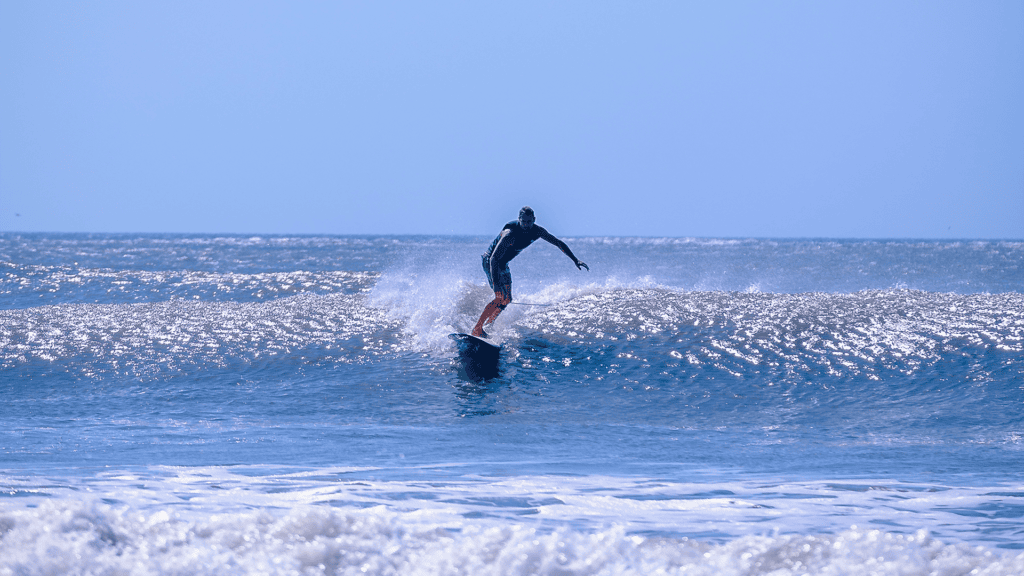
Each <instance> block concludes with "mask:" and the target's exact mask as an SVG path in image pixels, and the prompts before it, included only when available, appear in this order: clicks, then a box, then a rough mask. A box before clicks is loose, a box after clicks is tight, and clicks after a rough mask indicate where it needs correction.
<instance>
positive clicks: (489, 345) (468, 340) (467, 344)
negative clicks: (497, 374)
mask: <svg viewBox="0 0 1024 576" xmlns="http://www.w3.org/2000/svg"><path fill="white" fill-rule="evenodd" d="M448 337H449V338H451V339H452V340H455V344H456V345H458V347H459V351H460V352H462V351H465V352H470V353H473V351H474V350H479V351H481V352H485V353H487V352H490V353H497V352H498V351H499V350H501V345H499V344H495V343H493V342H491V341H489V340H484V339H483V338H480V337H478V336H473V335H472V334H463V333H461V332H458V333H455V334H449V335H448Z"/></svg>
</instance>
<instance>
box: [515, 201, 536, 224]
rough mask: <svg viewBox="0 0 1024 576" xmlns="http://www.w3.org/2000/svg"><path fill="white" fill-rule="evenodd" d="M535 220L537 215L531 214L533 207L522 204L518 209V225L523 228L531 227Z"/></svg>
mask: <svg viewBox="0 0 1024 576" xmlns="http://www.w3.org/2000/svg"><path fill="white" fill-rule="evenodd" d="M536 221H537V217H536V216H534V214H533V208H530V207H529V206H523V208H522V209H521V210H519V225H520V226H522V227H523V228H531V227H533V223H534V222H536Z"/></svg>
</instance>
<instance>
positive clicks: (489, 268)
mask: <svg viewBox="0 0 1024 576" xmlns="http://www.w3.org/2000/svg"><path fill="white" fill-rule="evenodd" d="M536 221H537V217H536V216H535V215H534V213H533V208H530V207H529V206H523V208H522V210H520V211H519V219H518V220H513V221H511V222H509V223H508V224H505V227H504V228H502V229H501V233H500V234H498V237H497V238H495V239H494V242H491V247H490V248H488V249H487V252H485V253H484V254H483V256H482V257H481V259H482V261H483V266H484V272H485V273H486V274H487V283H488V284H490V286H491V290H494V300H491V301H490V302H489V303H488V304H487V306H486V307H484V311H483V312H482V313H481V314H480V320H478V321H477V323H476V326H474V327H473V336H478V337H482V338H486V337H487V334H486V333H485V332H484V325H485V324H492V323H493V322H494V319H495V318H497V317H498V314H501V311H502V310H504V309H505V308H506V307H507V306H508V305H509V304H510V303H512V273H511V272H510V271H509V269H508V263H509V261H510V260H512V259H513V258H515V257H516V256H518V255H519V253H520V252H522V251H523V249H524V248H526V247H527V246H529V245H530V244H533V243H534V242H535V241H536V240H537V239H539V238H543V239H544V240H546V241H548V242H549V243H551V244H553V245H554V246H556V247H557V248H558V249H559V250H561V251H562V252H563V253H565V255H566V256H568V257H569V258H570V259H571V260H572V261H573V263H574V264H576V268H577V269H578V270H582V269H584V268H586V269H587V271H590V266H587V265H586V263H585V262H582V261H580V259H579V258H576V256H575V255H573V253H572V250H570V249H569V247H568V246H566V244H565V242H562V241H561V240H559V239H558V238H555V237H554V236H553V235H552V234H551V233H550V232H548V231H547V230H545V229H544V228H543V227H542V226H539V225H537V224H535V222H536Z"/></svg>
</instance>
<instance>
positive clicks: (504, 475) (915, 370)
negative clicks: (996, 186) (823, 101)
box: [0, 234, 1024, 574]
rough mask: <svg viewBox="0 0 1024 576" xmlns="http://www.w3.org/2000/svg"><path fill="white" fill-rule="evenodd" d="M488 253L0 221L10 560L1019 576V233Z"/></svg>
mask: <svg viewBox="0 0 1024 576" xmlns="http://www.w3.org/2000/svg"><path fill="white" fill-rule="evenodd" d="M489 242H490V239H489V238H461V237H456V238H450V237H387V236H381V237H241V236H225V237H220V236H181V235H147V236H137V235H57V234H31V235H17V234H2V235H0V302H2V307H0V392H2V393H3V397H4V399H5V400H4V402H3V403H0V574H3V573H17V574H20V573H27V574H32V573H54V572H78V573H105V572H111V573H113V572H117V571H119V570H129V571H130V570H133V568H129V567H130V566H146V567H147V568H146V569H147V570H149V571H150V572H152V573H184V572H188V573H224V572H230V573H240V574H244V573H304V572H305V573H324V574H342V573H350V572H353V573H355V572H358V573H370V574H410V573H411V574H415V573H424V574H428V573H429V574H462V573H467V574H468V573H475V574H480V573H484V574H486V573H494V574H520V573H523V574H525V573H550V574H598V573H608V574H634V573H636V574H640V573H657V572H658V571H659V570H660V571H662V572H663V573H666V574H673V573H679V574H702V573H716V574H722V573H725V574H728V573H737V574H741V573H742V574H787V573H793V574H798V573H830V572H836V573H844V572H848V573H858V572H870V571H875V572H879V573H901V572H903V573H914V572H915V571H917V572H922V573H931V572H939V573H950V574H965V573H969V572H970V571H971V570H973V569H979V570H980V571H981V572H983V573H992V574H1018V573H1021V565H1020V563H1021V562H1022V561H1024V556H1022V555H1020V554H1019V550H1020V549H1022V548H1024V545H1022V544H1021V541H1022V540H1021V534H1024V522H1022V518H1024V515H1022V514H1021V510H1024V485H1022V484H1021V478H1020V472H1019V471H1020V470H1021V469H1022V468H1021V464H1022V463H1024V442H1022V437H1024V410H1022V409H1021V407H1022V406H1024V267H1022V263H1024V243H1021V242H1009V241H1006V242H971V241H961V242H917V241H874V242H869V241H832V240H714V239H686V238H664V239H657V238H577V239H567V242H568V243H569V244H570V246H572V248H573V250H574V251H575V252H576V253H577V254H578V255H579V256H580V257H581V258H582V259H583V260H585V261H587V262H588V264H590V266H591V268H592V271H591V272H590V273H586V272H580V271H577V270H576V269H575V267H573V266H572V264H571V262H569V261H568V260H567V259H566V258H565V257H564V255H562V254H561V253H560V252H558V251H557V250H556V249H555V248H553V247H551V246H548V245H544V244H540V245H536V246H534V247H531V248H530V249H529V250H526V251H525V252H524V253H523V254H522V255H521V256H520V257H518V258H517V259H516V260H515V261H514V262H513V263H512V272H513V292H514V297H515V301H514V305H512V306H510V307H509V308H508V309H507V310H506V311H505V312H504V313H503V314H502V315H501V316H500V317H499V319H498V321H497V322H496V323H495V325H494V327H493V329H492V330H491V333H492V335H493V336H494V338H495V339H496V340H498V341H499V342H500V343H501V344H502V351H501V354H500V357H499V359H498V363H497V365H496V366H495V367H494V371H493V373H489V374H487V375H485V376H481V374H480V373H477V372H474V371H473V370H471V369H470V368H471V366H470V365H468V364H467V363H466V359H465V358H460V357H459V355H458V354H457V352H456V350H455V348H454V346H453V344H452V342H451V340H449V339H448V334H449V333H451V332H456V331H466V330H467V329H468V328H469V327H471V326H472V324H473V323H474V322H475V321H476V317H477V315H478V314H479V313H480V310H481V309H482V308H483V306H484V305H485V304H486V302H487V301H488V300H489V299H490V298H491V297H492V296H493V295H492V294H491V293H490V291H489V289H488V288H487V287H486V285H485V280H484V277H483V272H482V270H480V269H479V253H480V251H482V250H483V248H485V247H486V246H487V245H488V244H489ZM30 543H34V544H31V545H30ZM986 570H987V571H988V572H984V571H986Z"/></svg>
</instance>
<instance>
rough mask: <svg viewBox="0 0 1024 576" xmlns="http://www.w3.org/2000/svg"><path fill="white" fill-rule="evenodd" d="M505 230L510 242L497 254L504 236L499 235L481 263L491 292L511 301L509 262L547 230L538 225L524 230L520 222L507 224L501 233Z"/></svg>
mask: <svg viewBox="0 0 1024 576" xmlns="http://www.w3.org/2000/svg"><path fill="white" fill-rule="evenodd" d="M505 230H508V235H507V236H508V238H509V240H508V241H506V243H505V245H503V246H502V249H501V250H500V253H498V254H495V249H496V248H497V247H498V244H499V243H500V242H501V240H502V235H501V234H500V233H499V234H498V236H497V237H496V238H495V239H494V242H491V246H490V247H489V248H488V249H487V252H484V254H483V256H482V257H481V260H482V262H481V263H482V264H483V267H484V272H485V273H487V283H488V284H490V285H491V290H493V291H495V292H503V293H504V294H505V296H506V297H508V299H509V300H511V299H512V272H510V271H509V269H508V263H509V261H510V260H512V259H513V258H515V257H516V256H518V255H519V253H520V252H522V251H523V249H524V248H526V247H527V246H529V245H530V244H533V243H534V242H536V241H537V239H538V238H540V237H541V236H543V235H544V234H545V232H547V230H545V229H544V228H541V227H540V226H538V225H536V224H534V225H533V226H530V228H524V227H523V226H522V224H520V223H519V221H518V220H513V221H511V222H509V223H508V224H505V226H504V227H502V229H501V231H502V232H504V231H505ZM509 242H511V244H509Z"/></svg>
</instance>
